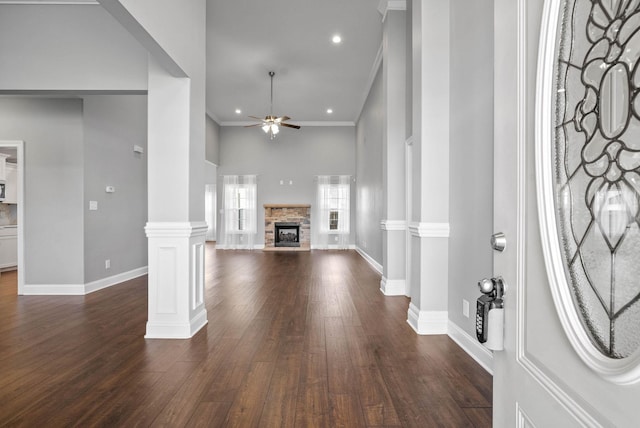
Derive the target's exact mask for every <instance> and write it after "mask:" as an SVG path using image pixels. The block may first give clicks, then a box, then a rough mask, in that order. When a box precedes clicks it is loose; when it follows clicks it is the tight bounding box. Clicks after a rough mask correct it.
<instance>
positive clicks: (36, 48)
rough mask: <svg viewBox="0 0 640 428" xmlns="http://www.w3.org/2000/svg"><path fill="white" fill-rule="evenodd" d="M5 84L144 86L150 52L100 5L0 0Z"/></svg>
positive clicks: (0, 73)
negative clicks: (6, 1)
mask: <svg viewBox="0 0 640 428" xmlns="http://www.w3.org/2000/svg"><path fill="white" fill-rule="evenodd" d="M0 52H2V68H1V69H0V88H2V89H3V90H9V89H11V90H39V89H40V90H53V89H55V90H64V91H72V90H96V89H111V90H114V89H117V90H146V88H147V52H146V50H144V49H143V48H142V46H140V44H139V43H138V42H137V41H136V40H135V39H134V38H133V37H132V36H131V35H130V34H129V33H128V32H127V31H126V30H125V29H124V28H122V26H121V25H120V24H119V23H117V22H116V21H115V20H114V19H113V17H112V16H111V15H109V13H107V12H106V11H105V10H104V9H103V8H102V7H101V6H99V5H95V6H88V5H55V6H53V5H0Z"/></svg>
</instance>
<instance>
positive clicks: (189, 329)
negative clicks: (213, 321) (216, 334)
mask: <svg viewBox="0 0 640 428" xmlns="http://www.w3.org/2000/svg"><path fill="white" fill-rule="evenodd" d="M207 322H208V321H207V311H206V309H204V308H203V309H202V310H201V311H200V312H199V313H198V314H196V316H195V317H193V318H191V320H189V323H186V324H185V323H152V322H151V321H147V334H145V335H144V338H145V339H189V338H191V337H193V336H194V335H195V334H196V333H197V332H198V331H200V329H202V327H204V326H205V325H207Z"/></svg>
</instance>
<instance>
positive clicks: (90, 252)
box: [83, 95, 147, 282]
mask: <svg viewBox="0 0 640 428" xmlns="http://www.w3.org/2000/svg"><path fill="white" fill-rule="evenodd" d="M84 139H85V144H84V152H85V158H84V183H85V184H84V208H83V209H84V214H85V222H84V225H85V227H84V247H85V250H84V263H85V282H91V281H95V280H97V279H101V278H105V277H109V276H112V275H116V274H119V273H123V272H128V271H131V270H133V269H136V268H140V267H143V266H146V265H147V238H146V236H145V232H144V226H145V223H146V221H147V158H146V147H147V97H146V96H143V95H131V96H129V95H127V96H124V95H120V96H118V95H110V96H106V95H99V96H88V97H84ZM134 145H139V146H142V147H143V148H144V149H145V153H144V154H142V155H141V154H138V153H134V151H133V146H134ZM106 186H114V187H115V189H116V191H115V193H106V192H105V187H106ZM90 200H94V201H97V202H98V210H97V211H89V210H88V206H89V201H90ZM106 259H109V260H110V261H111V268H110V269H108V270H107V269H106V268H105V260H106Z"/></svg>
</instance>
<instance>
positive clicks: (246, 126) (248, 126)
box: [244, 123, 262, 128]
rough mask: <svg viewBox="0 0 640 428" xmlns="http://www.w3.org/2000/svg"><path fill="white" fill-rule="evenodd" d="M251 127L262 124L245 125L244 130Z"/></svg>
mask: <svg viewBox="0 0 640 428" xmlns="http://www.w3.org/2000/svg"><path fill="white" fill-rule="evenodd" d="M252 126H262V123H254V124H253V125H245V126H244V127H245V128H251V127H252Z"/></svg>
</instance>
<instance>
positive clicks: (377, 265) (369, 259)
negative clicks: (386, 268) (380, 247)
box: [355, 247, 404, 293]
mask: <svg viewBox="0 0 640 428" xmlns="http://www.w3.org/2000/svg"><path fill="white" fill-rule="evenodd" d="M355 250H356V251H357V252H358V254H360V255H361V256H362V258H363V259H365V260H366V261H367V262H369V264H370V265H371V266H372V267H373V268H374V269H375V270H376V272H378V273H379V274H380V275H382V265H381V264H380V263H378V262H377V261H375V260H374V259H373V258H372V257H371V256H370V255H369V254H367V253H366V252H365V251H364V250H363V249H362V248H360V247H355ZM403 293H404V291H403Z"/></svg>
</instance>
